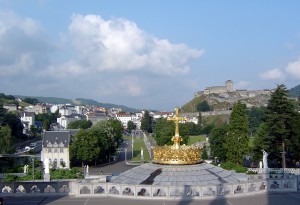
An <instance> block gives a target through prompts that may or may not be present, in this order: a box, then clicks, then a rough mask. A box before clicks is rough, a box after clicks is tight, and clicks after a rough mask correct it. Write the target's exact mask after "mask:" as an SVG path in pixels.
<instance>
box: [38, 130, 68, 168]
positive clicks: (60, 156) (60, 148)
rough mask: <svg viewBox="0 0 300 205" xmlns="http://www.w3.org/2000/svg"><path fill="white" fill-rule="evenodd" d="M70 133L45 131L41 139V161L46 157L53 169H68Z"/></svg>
mask: <svg viewBox="0 0 300 205" xmlns="http://www.w3.org/2000/svg"><path fill="white" fill-rule="evenodd" d="M70 141H71V131H69V130H68V131H45V132H44V133H43V139H42V152H41V161H44V160H45V159H46V157H48V159H49V162H50V165H51V166H52V167H53V168H66V169H69V168H70V154H69V151H70V150H69V146H70Z"/></svg>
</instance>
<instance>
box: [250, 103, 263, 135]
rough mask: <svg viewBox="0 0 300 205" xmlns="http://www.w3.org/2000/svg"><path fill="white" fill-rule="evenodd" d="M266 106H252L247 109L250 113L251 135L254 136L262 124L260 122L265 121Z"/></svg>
mask: <svg viewBox="0 0 300 205" xmlns="http://www.w3.org/2000/svg"><path fill="white" fill-rule="evenodd" d="M265 110H266V109H265V108H264V107H261V108H257V107H252V108H251V109H249V110H246V113H247V115H248V121H249V130H250V132H251V133H250V135H251V136H253V135H254V134H255V132H256V130H257V129H258V127H259V126H260V124H261V123H262V122H263V118H264V116H265Z"/></svg>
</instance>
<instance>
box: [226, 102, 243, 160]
mask: <svg viewBox="0 0 300 205" xmlns="http://www.w3.org/2000/svg"><path fill="white" fill-rule="evenodd" d="M248 132H249V125H248V118H247V115H246V112H245V105H244V104H242V103H241V102H240V101H238V102H237V103H235V104H234V106H233V110H232V113H231V116H230V121H229V129H228V134H227V136H226V143H225V147H226V157H227V161H228V162H232V163H235V164H240V165H241V164H242V162H243V158H244V156H245V155H246V154H247V153H248V142H249V140H248Z"/></svg>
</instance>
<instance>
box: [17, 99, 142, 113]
mask: <svg viewBox="0 0 300 205" xmlns="http://www.w3.org/2000/svg"><path fill="white" fill-rule="evenodd" d="M15 97H19V98H21V99H24V98H26V97H29V98H35V99H37V100H38V101H39V102H42V103H50V104H71V105H97V106H101V107H105V108H108V109H109V108H121V109H122V110H123V111H125V112H138V111H140V110H138V109H135V108H130V107H126V106H124V105H116V104H111V103H100V102H97V101H95V100H91V99H84V98H76V99H75V100H70V99H66V98H58V97H41V96H21V95H15Z"/></svg>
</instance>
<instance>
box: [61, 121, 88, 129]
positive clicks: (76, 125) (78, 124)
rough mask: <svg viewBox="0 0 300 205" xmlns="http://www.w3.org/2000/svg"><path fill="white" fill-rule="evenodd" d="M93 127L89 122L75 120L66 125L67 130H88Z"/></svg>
mask: <svg viewBox="0 0 300 205" xmlns="http://www.w3.org/2000/svg"><path fill="white" fill-rule="evenodd" d="M92 125H93V123H92V122H91V121H90V120H75V121H73V122H70V123H69V124H68V127H67V129H88V128H90V127H91V126H92Z"/></svg>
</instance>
